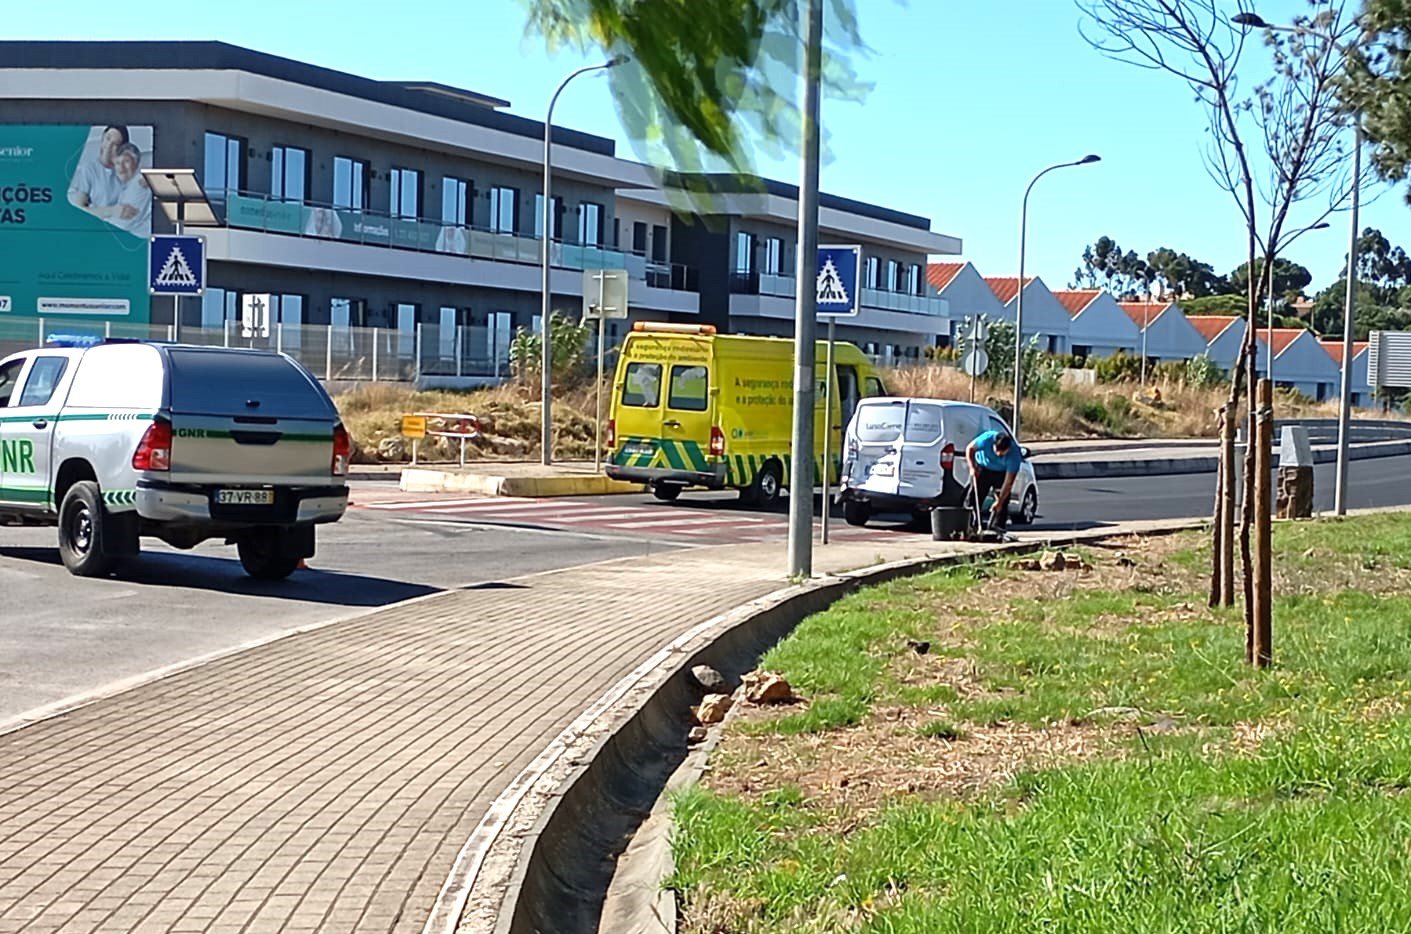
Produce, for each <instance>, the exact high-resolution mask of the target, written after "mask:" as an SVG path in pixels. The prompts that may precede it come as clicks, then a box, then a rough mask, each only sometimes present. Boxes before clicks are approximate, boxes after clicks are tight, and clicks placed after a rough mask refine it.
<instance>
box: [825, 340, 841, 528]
mask: <svg viewBox="0 0 1411 934" xmlns="http://www.w3.org/2000/svg"><path fill="white" fill-rule="evenodd" d="M836 321H837V318H835V317H834V316H833V315H829V316H828V352H827V354H826V355H825V358H824V359H825V362H824V365H823V374H824V379H825V380H826V382H824V384H823V539H822V541H823V544H825V545H826V544H828V512H829V507H830V506H831V505H832V498H831V496H830V493H831V490H832V480H833V470H832V464H831V461H830V460H829V458H830V456H831V455H832V450H831V448H832V444H831V443H830V442H831V441H832V440H833V326H834V324H835V323H836ZM840 414H841V413H840Z"/></svg>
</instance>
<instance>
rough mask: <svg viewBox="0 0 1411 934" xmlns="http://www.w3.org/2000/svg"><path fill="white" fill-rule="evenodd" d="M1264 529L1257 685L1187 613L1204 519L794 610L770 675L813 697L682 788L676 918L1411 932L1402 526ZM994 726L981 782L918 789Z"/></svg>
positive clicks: (1410, 666)
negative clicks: (1076, 566) (1062, 557)
mask: <svg viewBox="0 0 1411 934" xmlns="http://www.w3.org/2000/svg"><path fill="white" fill-rule="evenodd" d="M1275 543H1276V547H1277V549H1278V550H1279V553H1280V554H1279V558H1278V562H1277V579H1276V583H1277V585H1278V588H1279V595H1278V598H1277V600H1276V617H1275V635H1274V646H1275V667H1274V668H1273V669H1272V670H1270V671H1266V672H1257V671H1253V670H1251V669H1249V668H1247V667H1246V666H1245V665H1244V664H1243V653H1244V632H1243V624H1242V618H1241V616H1240V615H1239V613H1238V611H1234V612H1232V611H1228V610H1220V611H1211V610H1208V609H1206V608H1205V606H1204V602H1203V599H1202V588H1203V574H1204V569H1205V560H1206V558H1207V556H1208V555H1207V552H1206V551H1205V550H1204V547H1205V546H1204V544H1203V543H1202V541H1201V538H1200V536H1196V535H1191V536H1185V537H1180V538H1174V539H1163V540H1151V541H1149V542H1147V543H1144V544H1137V543H1133V544H1132V545H1131V546H1130V547H1129V548H1128V549H1127V550H1126V551H1125V552H1124V553H1123V554H1121V555H1120V556H1119V555H1118V554H1117V553H1116V552H1115V551H1114V550H1113V549H1101V548H1094V549H1091V550H1090V551H1089V552H1087V553H1086V557H1087V558H1088V559H1089V560H1090V561H1091V562H1092V563H1093V564H1094V570H1093V572H1092V573H1091V574H1085V575H1081V576H1075V575H1070V574H1056V573H1045V572H1027V571H1017V570H1013V569H1011V568H1008V567H1006V566H1005V565H1001V564H996V565H993V566H966V567H959V568H952V569H949V570H947V571H943V572H939V573H937V574H933V575H930V576H928V577H924V578H919V579H913V580H907V581H898V582H894V583H892V584H889V585H886V586H883V587H879V588H875V589H872V590H868V591H865V592H862V593H859V594H856V595H854V596H852V597H850V598H848V599H846V600H844V601H842V602H841V603H839V604H838V605H837V606H835V607H834V608H833V609H831V610H829V611H828V612H825V613H822V614H819V615H818V616H816V617H813V618H811V619H809V620H807V621H806V622H805V623H804V624H802V625H801V626H800V627H799V628H798V629H797V630H796V631H795V633H794V634H793V635H792V636H791V637H790V638H789V639H787V640H785V641H784V642H783V643H781V644H780V645H779V646H777V647H776V648H775V649H774V650H773V651H771V652H770V653H769V655H768V656H767V657H766V659H765V660H764V662H763V664H762V667H767V668H771V669H773V670H778V671H780V672H782V673H783V674H784V675H785V676H786V677H787V678H789V680H790V681H791V683H793V684H794V686H795V687H796V689H798V690H799V692H800V693H801V694H803V695H804V696H805V697H806V698H808V701H809V703H808V704H807V706H806V707H803V708H798V707H795V708H791V709H786V710H783V711H780V712H773V711H751V712H749V713H748V714H747V715H745V716H743V717H741V718H740V719H737V720H736V721H734V722H733V723H732V724H731V726H730V728H729V732H728V733H727V736H726V738H725V741H724V742H723V743H722V745H721V747H720V749H719V750H718V751H717V753H716V755H715V758H714V759H713V768H712V772H711V773H710V775H709V776H708V777H707V780H706V782H705V783H704V785H703V786H701V787H698V788H695V789H692V790H690V791H688V792H686V793H684V794H682V795H681V796H680V797H678V798H677V800H676V802H675V814H676V819H677V822H678V832H677V837H676V840H675V854H676V860H677V867H678V869H677V873H676V876H675V878H674V879H673V880H672V882H671V884H672V886H673V887H674V888H676V889H678V890H679V891H680V892H681V893H682V896H683V901H684V905H685V918H686V923H685V925H684V929H685V930H689V931H696V932H711V934H727V932H754V931H760V932H764V931H771V932H773V931H800V932H825V931H827V932H832V931H866V932H918V934H920V932H938V931H975V932H980V931H985V932H990V931H1013V932H1021V931H1022V932H1030V931H1073V932H1078V931H1082V932H1109V931H1132V932H1137V931H1141V932H1148V931H1152V932H1160V931H1171V932H1175V931H1181V932H1188V931H1231V932H1235V931H1241V932H1242V931H1274V930H1277V931H1279V932H1280V934H1289V932H1331V931H1367V932H1372V931H1378V932H1380V931H1411V798H1408V795H1406V794H1405V791H1406V789H1407V788H1408V787H1411V516H1407V515H1394V516H1377V517H1369V518H1364V519H1357V520H1350V521H1346V522H1327V523H1318V524H1312V523H1304V524H1297V525H1280V526H1278V528H1277V529H1276V536H1275ZM907 640H926V641H929V642H930V643H931V648H930V651H929V652H928V653H926V654H925V655H918V654H917V653H915V652H914V651H911V650H910V649H908V647H907ZM1073 736H1078V737H1080V738H1081V739H1082V740H1083V743H1082V744H1081V749H1082V750H1084V751H1083V753H1082V754H1081V755H1078V754H1074V755H1071V756H1065V754H1057V755H1054V754H1048V755H1046V756H1044V757H1039V758H1037V759H1035V760H1033V762H1032V763H1031V764H1030V763H1029V760H1027V759H1026V758H1025V751H1024V750H1023V749H1019V750H1017V751H1016V750H1014V749H1013V748H1012V746H1013V744H1014V743H1015V742H1018V743H1020V744H1023V743H1029V744H1032V745H1034V746H1035V747H1038V746H1040V745H1042V744H1043V743H1044V742H1045V741H1046V739H1048V738H1050V737H1073ZM1000 741H1003V742H1004V743H1007V744H1009V746H1006V747H1005V757H1002V766H1001V767H997V768H995V769H993V770H992V772H991V773H985V772H984V770H983V769H982V770H980V771H979V773H978V774H982V775H984V774H989V775H990V777H989V778H987V779H985V780H980V781H968V782H967V783H963V784H956V783H949V784H948V783H947V782H946V781H941V780H934V781H933V780H931V779H929V778H928V777H927V776H928V775H929V774H931V773H933V772H937V771H943V770H938V769H935V768H932V767H933V766H937V765H942V764H944V763H947V762H960V761H964V760H967V759H969V760H973V761H974V762H976V763H980V764H985V763H989V762H990V761H991V759H992V758H993V756H992V752H991V748H992V747H993V746H994V744H995V743H997V742H1000ZM1064 748H1067V747H1064ZM987 757H990V758H987ZM884 760H886V761H884ZM889 763H890V764H889ZM1015 763H1018V764H1017V765H1015ZM908 774H914V776H915V781H908V782H906V783H905V784H904V785H902V786H900V787H897V786H898V782H899V776H900V777H905V776H907V775H908ZM837 775H850V776H858V775H863V776H871V777H872V778H873V779H875V780H874V781H873V782H872V783H871V784H870V785H868V784H867V783H859V782H857V781H854V782H853V784H852V785H850V786H849V785H846V783H845V782H843V781H841V780H836V779H835V776H837ZM741 776H745V777H743V778H742V777H741ZM878 776H881V777H878ZM883 778H887V779H890V781H891V785H890V786H888V785H887V782H886V781H884V780H883ZM859 784H863V785H864V787H863V789H862V790H861V791H858V790H857V788H858V785H859Z"/></svg>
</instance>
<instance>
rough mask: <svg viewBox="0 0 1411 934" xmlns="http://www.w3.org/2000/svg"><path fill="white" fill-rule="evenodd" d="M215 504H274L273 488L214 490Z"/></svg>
mask: <svg viewBox="0 0 1411 934" xmlns="http://www.w3.org/2000/svg"><path fill="white" fill-rule="evenodd" d="M216 504H217V505H220V506H270V505H273V504H274V490H216Z"/></svg>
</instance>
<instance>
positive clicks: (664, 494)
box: [652, 483, 683, 503]
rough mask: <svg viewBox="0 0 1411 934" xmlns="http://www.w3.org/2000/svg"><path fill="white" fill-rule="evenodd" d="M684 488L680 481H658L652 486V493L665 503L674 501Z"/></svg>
mask: <svg viewBox="0 0 1411 934" xmlns="http://www.w3.org/2000/svg"><path fill="white" fill-rule="evenodd" d="M682 489H683V487H682V486H681V484H679V483H657V484H654V485H653V486H652V495H653V496H655V497H656V498H657V499H659V500H661V501H662V502H663V503H674V502H676V500H677V497H679V496H680V495H681V490H682Z"/></svg>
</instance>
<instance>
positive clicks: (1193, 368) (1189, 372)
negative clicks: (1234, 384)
mask: <svg viewBox="0 0 1411 934" xmlns="http://www.w3.org/2000/svg"><path fill="white" fill-rule="evenodd" d="M1181 366H1182V367H1183V369H1184V370H1185V373H1184V377H1183V378H1184V380H1185V383H1186V385H1187V386H1190V387H1191V388H1192V389H1209V388H1211V387H1214V386H1218V385H1220V384H1221V383H1223V382H1225V379H1226V377H1225V371H1224V370H1222V369H1220V368H1219V367H1218V366H1216V365H1215V361H1213V360H1211V359H1210V356H1209V355H1208V354H1199V355H1197V356H1194V357H1191V358H1190V359H1189V360H1187V361H1186V362H1185V363H1184V364H1181Z"/></svg>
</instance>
